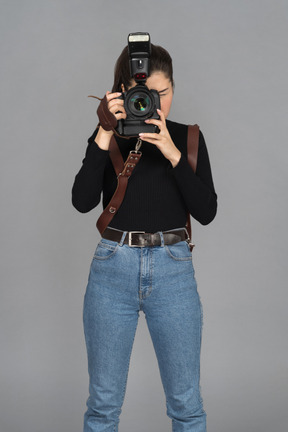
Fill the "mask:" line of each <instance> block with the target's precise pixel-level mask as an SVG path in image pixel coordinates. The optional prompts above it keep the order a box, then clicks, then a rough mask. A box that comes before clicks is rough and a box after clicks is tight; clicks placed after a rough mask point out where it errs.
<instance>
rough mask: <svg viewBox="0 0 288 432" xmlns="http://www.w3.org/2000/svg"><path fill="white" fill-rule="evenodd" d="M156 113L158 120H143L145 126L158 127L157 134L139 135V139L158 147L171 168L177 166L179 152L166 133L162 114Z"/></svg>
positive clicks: (160, 112)
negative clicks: (152, 125)
mask: <svg viewBox="0 0 288 432" xmlns="http://www.w3.org/2000/svg"><path fill="white" fill-rule="evenodd" d="M157 112H158V114H159V116H160V120H156V119H150V120H145V123H147V124H154V125H156V126H158V127H159V129H160V132H159V133H140V134H139V137H140V138H141V139H142V140H143V141H146V142H149V143H151V144H154V145H156V146H157V147H158V149H159V150H160V151H161V152H162V154H163V156H165V157H166V159H168V160H169V161H170V162H171V164H172V166H173V168H174V167H175V166H176V165H177V164H178V162H179V160H180V158H181V152H180V151H179V150H178V148H177V147H176V146H175V144H174V142H173V141H172V139H171V136H170V134H169V132H168V129H167V126H166V120H165V116H164V113H163V112H162V111H160V110H159V109H157Z"/></svg>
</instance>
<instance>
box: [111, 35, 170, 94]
mask: <svg viewBox="0 0 288 432" xmlns="http://www.w3.org/2000/svg"><path fill="white" fill-rule="evenodd" d="M157 71H160V72H163V73H164V74H165V76H166V78H168V79H169V80H170V82H171V84H172V87H173V88H174V80H173V67H172V58H171V56H170V54H169V53H168V51H166V50H165V49H164V48H162V47H161V46H159V45H153V44H152V43H151V56H150V75H151V74H152V73H153V72H157ZM122 83H123V84H124V87H125V90H127V89H128V87H129V86H130V85H131V83H132V78H131V76H130V70H129V55H128V46H126V47H125V48H124V49H123V51H122V53H121V54H120V56H119V57H118V60H117V61H116V64H115V69H114V84H113V87H112V93H114V92H121V91H122V90H121V84H122Z"/></svg>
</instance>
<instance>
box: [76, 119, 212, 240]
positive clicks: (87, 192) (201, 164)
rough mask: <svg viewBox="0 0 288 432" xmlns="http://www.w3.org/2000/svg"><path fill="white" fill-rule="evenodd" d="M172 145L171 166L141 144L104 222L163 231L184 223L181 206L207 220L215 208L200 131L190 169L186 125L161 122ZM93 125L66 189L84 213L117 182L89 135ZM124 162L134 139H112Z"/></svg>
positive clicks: (153, 148) (122, 227) (184, 211)
mask: <svg viewBox="0 0 288 432" xmlns="http://www.w3.org/2000/svg"><path fill="white" fill-rule="evenodd" d="M166 125H167V128H168V130H169V133H170V135H171V138H172V140H173V142H174V144H175V145H176V147H177V148H178V149H179V150H180V152H181V154H182V155H181V158H180V161H179V162H178V164H177V165H176V166H175V167H174V168H173V167H172V165H171V163H170V161H169V160H168V159H166V158H165V157H164V156H163V154H162V153H161V152H160V150H159V149H158V148H157V147H156V146H155V145H154V144H150V143H147V142H145V141H144V142H143V143H142V146H141V149H140V151H141V152H142V157H141V159H140V161H139V163H138V165H137V166H136V167H135V169H134V172H133V173H132V175H131V177H130V178H129V181H128V187H127V190H126V194H125V197H124V200H123V202H122V204H121V207H120V208H119V210H118V212H117V213H116V215H115V216H114V218H113V219H112V221H111V222H110V224H109V226H110V227H112V228H116V229H120V230H123V231H146V232H151V233H154V232H157V231H167V230H170V229H173V228H180V227H184V226H185V224H186V217H187V210H189V212H190V214H191V215H192V217H193V218H194V219H196V220H197V221H198V222H200V223H201V224H203V225H207V224H209V223H210V222H211V221H212V220H213V219H214V217H215V215H216V211H217V195H216V193H215V190H214V185H213V180H212V174H211V168H210V162H209V157H208V152H207V148H206V144H205V140H204V137H203V134H202V133H201V131H200V137H199V150H198V161H197V170H196V173H194V172H193V170H192V168H191V166H190V165H189V163H188V161H187V125H183V124H180V123H175V122H172V121H169V120H167V121H166ZM96 134H97V129H96V130H95V131H94V133H93V135H92V136H91V137H90V138H89V139H88V147H87V150H86V155H85V158H84V159H83V162H82V167H81V169H80V171H79V172H78V174H77V175H76V177H75V181H74V184H73V188H72V203H73V205H74V207H75V208H76V209H77V210H78V211H80V212H82V213H86V212H89V211H90V210H92V209H93V208H95V207H96V206H97V205H98V204H99V202H100V197H101V192H103V208H105V207H106V206H107V205H108V203H109V201H110V199H111V198H112V195H113V193H114V192H115V189H116V186H117V178H116V174H115V171H114V168H113V165H112V162H111V160H110V157H109V150H102V149H100V147H99V146H98V145H97V144H96V143H95V141H94V139H95V136H96ZM116 140H117V142H118V144H119V148H120V151H121V153H122V156H123V159H124V161H125V160H126V159H127V157H128V154H129V151H130V150H132V149H134V148H135V142H136V138H131V139H129V140H127V139H123V138H118V137H116Z"/></svg>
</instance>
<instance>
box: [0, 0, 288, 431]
mask: <svg viewBox="0 0 288 432" xmlns="http://www.w3.org/2000/svg"><path fill="white" fill-rule="evenodd" d="M0 4H1V11H0V32H1V69H0V73H1V160H0V163H1V169H0V173H1V183H0V188H1V213H0V218H1V224H0V227H1V259H0V263H1V302H0V317H1V318H0V319H1V339H0V344H1V345H0V346H1V378H0V379H1V385H0V389H1V390H0V392H1V400H0V410H1V413H0V430H1V432H51V431H55V432H58V431H61V432H73V431H75V432H79V431H81V429H82V417H83V412H84V410H85V401H86V398H87V391H88V374H87V365H86V351H85V345H84V336H83V329H82V302H83V295H84V292H85V287H86V281H87V276H88V270H89V266H90V261H91V258H92V254H93V252H94V248H95V245H96V242H97V241H98V240H99V236H98V233H97V231H96V228H95V221H96V219H97V216H98V214H99V209H96V210H93V211H92V212H90V213H88V214H85V215H82V214H80V213H78V212H77V211H76V210H75V209H74V208H73V207H72V205H71V202H70V194H71V187H72V183H73V180H74V176H75V175H76V173H77V172H78V170H79V168H80V166H81V162H82V159H83V157H84V153H85V149H86V144H87V138H88V137H89V136H90V134H91V133H92V132H93V130H94V128H95V125H96V121H97V120H96V115H95V109H96V106H97V103H96V101H95V100H93V99H88V98H87V95H89V94H91V93H92V94H96V95H99V96H102V95H103V94H104V92H105V91H106V90H107V89H110V87H111V84H112V76H113V66H114V62H115V59H116V58H117V56H118V54H119V52H120V50H121V49H122V48H123V47H124V45H125V44H126V38H127V35H128V33H129V32H133V31H149V32H150V34H151V37H152V42H154V43H158V44H161V45H163V46H165V47H166V48H167V49H168V50H169V51H170V53H171V55H172V57H173V60H174V69H175V80H176V89H175V96H174V102H173V104H174V105H173V109H172V111H171V114H170V118H171V119H173V120H175V121H179V122H183V123H196V122H197V123H198V124H200V126H201V129H202V131H203V133H204V136H205V138H206V142H207V145H208V149H209V154H210V159H211V163H212V168H213V175H214V181H215V186H216V189H217V192H218V195H219V211H218V215H217V218H216V219H215V221H214V222H213V223H212V224H211V225H209V226H207V227H202V226H201V225H200V224H198V223H197V222H194V224H193V230H194V240H195V242H196V244H197V246H196V249H195V254H194V264H195V266H196V272H197V280H198V285H199V293H200V295H201V300H202V303H203V309H204V328H203V343H202V369H201V379H202V391H203V398H204V404H205V408H206V411H207V414H208V428H209V430H210V431H211V432H212V431H213V432H231V431H233V432H243V431H249V432H272V431H273V432H274V431H275V432H284V430H286V427H287V416H286V413H287V407H286V406H285V405H284V404H286V402H287V388H286V389H285V380H287V336H286V328H287V327H286V326H287V292H286V290H287V285H286V283H285V276H284V275H285V270H286V269H285V267H286V266H287V252H288V251H287V243H288V239H287V223H286V217H287V184H288V174H287V154H288V152H287V133H286V129H287V114H288V112H287V111H288V109H287V76H288V70H287V69H288V67H287V66H288V59H287V37H288V19H287V14H288V5H287V1H285V0H283V1H281V0H273V1H268V0H242V1H240V0H232V1H228V0H220V1H217V0H216V1H215V0H201V1H200V0H199V1H193V0H189V1H188V0H185V1H174V0H173V1H171V0H166V1H160V0H152V1H151V0H146V1H145V2H135V1H129V0H126V1H123V0H122V1H119V2H116V1H115V2H113V1H109V0H106V1H92V0H87V1H80V0H71V1H68V0H54V1H44V0H34V1H33V0H26V1H21V0H15V1H13V0H1V2H0ZM284 119H285V123H284ZM285 417H286V422H285ZM285 426H286V427H285ZM170 428H171V426H170V420H169V419H168V418H167V417H166V413H165V400H164V394H163V390H162V386H161V381H160V377H159V372H158V368H157V364H156V357H155V354H154V351H153V347H152V343H151V341H150V338H149V334H148V330H147V328H146V323H145V317H144V316H143V314H141V318H140V321H139V326H138V329H137V334H136V340H135V345H134V349H133V353H132V359H131V366H130V372H129V378H128V387H127V393H126V399H125V403H124V406H123V413H122V417H121V422H120V431H122V432H124V431H125V432H130V431H131V432H132V431H134V430H136V429H137V431H138V432H144V431H148V430H151V431H152V430H157V431H158V432H164V431H167V430H171V429H170Z"/></svg>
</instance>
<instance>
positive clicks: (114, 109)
mask: <svg viewBox="0 0 288 432" xmlns="http://www.w3.org/2000/svg"><path fill="white" fill-rule="evenodd" d="M109 111H110V112H111V113H112V114H114V115H115V114H116V113H118V112H120V113H125V114H126V111H125V109H124V107H123V106H119V105H114V106H113V107H112V108H110V109H109Z"/></svg>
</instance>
